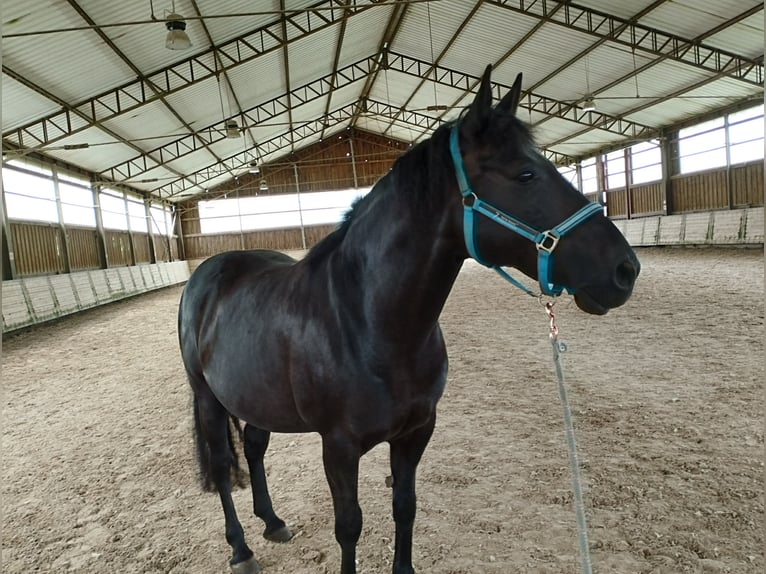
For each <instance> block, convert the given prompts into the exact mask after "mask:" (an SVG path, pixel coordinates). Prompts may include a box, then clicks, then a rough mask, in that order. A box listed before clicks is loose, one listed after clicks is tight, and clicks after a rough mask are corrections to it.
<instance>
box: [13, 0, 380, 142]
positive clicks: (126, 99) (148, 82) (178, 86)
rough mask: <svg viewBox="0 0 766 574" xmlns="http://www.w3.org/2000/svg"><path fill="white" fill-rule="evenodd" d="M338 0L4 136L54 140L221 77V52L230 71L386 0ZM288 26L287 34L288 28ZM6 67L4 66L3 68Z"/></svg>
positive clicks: (286, 17) (64, 106) (294, 14)
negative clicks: (343, 3)
mask: <svg viewBox="0 0 766 574" xmlns="http://www.w3.org/2000/svg"><path fill="white" fill-rule="evenodd" d="M336 2H337V0H323V1H321V2H317V3H315V4H313V5H312V6H309V7H307V8H305V9H301V10H300V11H299V12H287V13H285V14H284V15H283V16H281V17H280V18H279V19H278V20H276V21H274V22H272V23H270V24H267V25H265V26H261V27H260V28H257V29H256V30H254V31H252V32H248V33H246V34H244V35H242V36H239V37H237V38H234V39H232V40H229V41H227V42H223V43H222V44H221V45H219V46H216V47H213V48H210V49H209V50H206V51H204V52H200V53H198V54H195V55H194V56H192V57H190V58H187V59H186V60H183V61H182V62H178V63H175V64H173V65H172V66H168V67H165V68H162V69H160V70H158V71H156V72H154V73H152V74H149V75H146V76H141V77H139V78H136V79H135V80H132V81H130V82H128V83H125V84H123V85H122V86H119V87H117V88H114V89H111V90H108V91H106V92H104V93H102V94H100V95H98V96H96V97H94V98H90V99H87V100H84V101H82V102H79V103H78V104H75V105H74V106H69V105H67V104H66V103H64V102H61V101H59V100H57V99H55V98H51V99H52V100H53V101H55V102H56V103H58V104H59V105H61V107H62V109H61V110H60V111H58V112H55V113H53V114H50V115H48V116H46V117H44V118H41V119H39V120H36V121H34V122H32V123H29V124H26V125H24V126H22V127H20V128H16V129H14V130H11V131H9V132H4V133H3V138H5V139H8V140H9V141H12V142H14V143H16V144H17V145H19V146H20V147H34V146H46V145H50V144H52V143H54V142H56V141H59V140H61V139H62V138H65V137H67V136H70V135H72V134H75V133H78V132H81V131H83V130H85V129H88V128H89V127H92V126H94V125H96V124H97V123H99V122H104V121H106V120H109V119H111V118H114V117H116V116H118V115H120V114H124V113H127V112H130V111H133V110H135V109H136V108H138V107H139V106H142V105H144V104H146V103H148V102H152V101H155V100H157V99H158V98H159V97H166V96H168V95H170V94H173V93H175V92H178V91H179V90H182V89H184V88H186V87H188V86H191V85H193V84H197V83H199V82H202V81H204V80H207V79H209V78H212V77H215V75H216V74H217V73H219V72H220V71H221V70H220V69H218V70H217V69H216V68H215V66H212V65H211V61H213V59H212V57H211V56H212V55H213V54H214V53H215V52H216V51H217V52H218V53H219V54H220V56H221V59H222V60H223V62H224V67H223V70H229V69H231V68H233V67H235V66H238V65H240V64H244V63H246V62H250V61H252V60H254V59H256V58H258V57H260V56H263V55H264V54H268V53H270V52H273V51H275V50H280V49H282V48H283V46H284V44H285V42H288V43H292V42H296V41H298V40H300V39H302V38H305V37H307V36H309V35H311V34H316V33H318V32H321V31H322V30H325V29H327V28H329V27H331V26H334V25H335V24H337V23H338V22H339V21H340V20H342V19H344V18H351V17H353V16H354V15H356V14H360V13H362V12H365V11H366V10H369V9H370V8H372V7H374V6H375V5H376V4H378V3H379V2H380V0H351V3H350V5H349V6H348V8H347V10H346V11H345V12H343V13H339V12H338V11H337V10H328V8H329V7H333V6H334V5H335V4H336ZM283 27H284V28H285V30H286V34H285V33H283ZM5 70H6V68H5V66H3V71H5ZM13 77H14V79H18V77H20V75H19V74H15V75H13ZM153 88H156V89H157V91H155V90H154V89H153Z"/></svg>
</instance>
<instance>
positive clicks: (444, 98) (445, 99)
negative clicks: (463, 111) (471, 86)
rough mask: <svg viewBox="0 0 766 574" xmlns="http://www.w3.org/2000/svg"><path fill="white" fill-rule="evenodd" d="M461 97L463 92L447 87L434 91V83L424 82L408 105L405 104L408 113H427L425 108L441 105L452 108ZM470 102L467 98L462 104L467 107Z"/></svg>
mask: <svg viewBox="0 0 766 574" xmlns="http://www.w3.org/2000/svg"><path fill="white" fill-rule="evenodd" d="M462 96H463V90H458V89H456V88H451V87H449V86H436V90H435V91H434V83H433V82H426V83H424V84H423V85H422V86H421V87H420V89H419V90H418V91H417V93H416V94H415V96H414V97H413V98H412V99H411V100H410V103H409V104H407V109H408V110H410V111H419V112H421V113H427V109H426V108H428V106H433V105H442V106H450V107H452V106H453V105H454V104H455V102H459V101H461V97H462ZM470 101H471V99H470V98H469V99H467V100H466V101H465V102H464V103H465V104H466V105H467V104H468V103H470ZM461 108H462V105H461ZM439 113H440V112H439Z"/></svg>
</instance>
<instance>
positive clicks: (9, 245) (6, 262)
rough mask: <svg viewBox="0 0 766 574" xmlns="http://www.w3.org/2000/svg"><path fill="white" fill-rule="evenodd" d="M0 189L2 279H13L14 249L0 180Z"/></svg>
mask: <svg viewBox="0 0 766 574" xmlns="http://www.w3.org/2000/svg"><path fill="white" fill-rule="evenodd" d="M0 179H1V178H0ZM0 190H2V198H1V199H2V201H0V220H1V222H2V242H3V260H2V261H3V281H6V280H8V279H15V278H16V277H17V275H18V273H17V271H16V251H15V249H14V247H13V234H12V233H11V225H10V223H9V222H8V210H7V208H6V205H5V187H4V185H3V184H2V182H0Z"/></svg>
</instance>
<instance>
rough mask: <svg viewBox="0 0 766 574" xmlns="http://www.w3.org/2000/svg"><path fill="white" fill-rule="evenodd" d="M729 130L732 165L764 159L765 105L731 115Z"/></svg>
mask: <svg viewBox="0 0 766 574" xmlns="http://www.w3.org/2000/svg"><path fill="white" fill-rule="evenodd" d="M728 128H729V158H730V159H729V160H730V162H731V163H732V164H737V163H744V162H748V161H756V160H759V159H763V104H761V105H760V106H756V107H754V108H748V109H746V110H742V111H740V112H735V113H733V114H729V117H728Z"/></svg>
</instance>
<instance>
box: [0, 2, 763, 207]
mask: <svg viewBox="0 0 766 574" xmlns="http://www.w3.org/2000/svg"><path fill="white" fill-rule="evenodd" d="M171 13H176V14H179V15H181V16H182V17H183V20H184V21H185V23H186V32H187V33H188V36H189V38H190V40H191V43H192V46H191V47H190V48H188V49H185V50H170V49H166V47H165V41H166V35H167V32H168V31H167V30H166V24H167V22H168V20H169V18H168V16H169V15H170V14H171ZM170 19H174V18H170ZM2 21H3V29H2V32H3V38H2V70H3V77H2V131H3V149H4V151H5V152H9V153H10V156H9V157H14V156H18V155H19V154H21V155H31V156H34V157H40V155H44V156H47V157H50V158H53V159H55V160H58V161H61V162H66V163H67V164H70V165H73V166H76V167H78V168H81V169H83V170H86V171H88V172H92V173H93V174H95V180H96V181H101V182H105V183H109V182H113V183H121V184H126V185H128V186H130V187H132V188H133V189H135V190H137V191H140V192H142V193H150V194H152V195H153V196H155V197H160V198H162V199H167V200H170V201H178V200H182V199H188V198H189V197H192V196H194V195H197V194H199V193H202V192H204V191H205V190H206V189H208V188H211V187H214V186H216V185H219V184H220V183H223V182H225V181H227V180H229V179H231V178H233V177H235V176H237V175H238V174H240V173H243V172H244V171H246V170H247V168H248V165H249V164H250V163H251V162H259V163H268V162H271V161H276V160H279V159H280V158H285V157H288V156H289V154H290V153H291V152H293V151H296V150H298V149H301V148H304V147H306V146H308V145H311V144H313V143H316V142H318V141H320V140H322V139H324V138H328V137H331V136H333V135H336V134H338V133H339V132H340V131H342V130H345V129H347V128H351V127H353V128H358V129H362V130H367V131H370V132H374V133H378V134H383V135H386V136H389V137H391V138H395V139H397V140H402V141H405V142H416V141H419V140H421V139H423V138H424V137H428V134H430V133H431V132H432V130H433V129H434V128H435V127H437V126H438V125H439V124H440V123H441V122H443V121H445V120H449V119H453V118H454V117H455V116H456V115H457V114H458V113H459V111H460V110H461V109H462V108H463V107H464V106H465V105H467V104H468V103H469V102H470V101H471V99H470V93H471V92H472V91H473V90H474V88H475V87H476V85H477V82H478V78H479V76H480V75H481V73H482V71H483V69H484V67H485V65H486V64H488V63H491V64H493V66H494V68H495V70H494V73H493V77H492V78H493V82H494V84H495V87H496V90H495V92H496V96H497V95H501V94H502V93H504V92H505V91H506V89H507V88H508V87H509V86H510V85H511V83H512V82H513V79H514V77H515V75H516V73H517V72H523V74H524V81H523V89H524V92H523V99H522V102H521V110H520V113H521V115H522V118H523V119H524V120H526V121H528V122H529V123H531V124H532V125H533V126H534V132H535V134H536V139H537V141H538V143H539V144H540V146H541V147H542V148H543V150H544V151H545V153H546V154H547V155H548V156H549V157H550V158H551V159H552V160H554V161H555V162H556V163H558V164H561V165H564V164H567V163H571V162H572V161H574V160H576V159H578V158H584V157H587V156H588V155H589V154H591V155H592V154H593V153H594V152H595V151H596V150H599V149H604V148H606V147H609V146H610V145H611V146H617V145H620V144H627V143H630V142H633V141H638V140H643V139H647V138H649V137H652V136H654V135H657V134H658V133H659V131H660V130H661V128H663V127H666V126H670V125H674V124H677V123H679V122H682V121H684V120H687V119H689V118H692V117H697V116H700V115H704V114H706V113H708V112H714V111H716V110H719V109H724V108H728V107H730V106H732V105H736V104H738V103H742V102H747V101H756V100H761V101H762V99H763V49H764V47H763V38H764V9H763V2H760V1H755V0H581V1H579V2H577V3H573V2H566V1H555V0H430V1H429V0H402V1H390V0H320V1H318V0H262V1H259V2H252V1H248V0H227V1H226V2H220V1H216V0H177V1H176V2H175V4H174V5H173V2H172V1H171V0H123V1H121V2H103V1H101V0H58V1H53V0H26V1H25V2H8V3H4V4H3V10H2ZM591 98H592V100H593V103H594V104H595V110H594V111H586V110H585V109H583V108H584V107H587V106H585V103H586V102H587V100H589V99H591ZM227 121H234V122H236V127H233V128H232V129H229V130H227V129H226V127H225V122H227ZM227 134H228V135H229V136H236V137H227Z"/></svg>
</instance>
